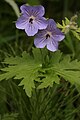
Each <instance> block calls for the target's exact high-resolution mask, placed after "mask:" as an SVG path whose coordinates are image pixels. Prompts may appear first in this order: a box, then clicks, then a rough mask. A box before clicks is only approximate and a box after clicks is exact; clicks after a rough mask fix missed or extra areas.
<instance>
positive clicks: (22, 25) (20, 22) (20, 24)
mask: <svg viewBox="0 0 80 120" xmlns="http://www.w3.org/2000/svg"><path fill="white" fill-rule="evenodd" d="M27 21H28V17H27V15H25V14H23V15H21V16H20V17H19V18H18V20H17V21H16V27H17V28H18V29H25V27H26V25H27Z"/></svg>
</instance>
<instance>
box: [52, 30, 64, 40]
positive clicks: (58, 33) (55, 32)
mask: <svg viewBox="0 0 80 120" xmlns="http://www.w3.org/2000/svg"><path fill="white" fill-rule="evenodd" d="M52 36H53V39H54V40H56V41H62V40H63V39H64V38H65V36H64V34H63V33H62V32H61V31H60V30H59V29H58V28H56V29H54V30H53V32H52Z"/></svg>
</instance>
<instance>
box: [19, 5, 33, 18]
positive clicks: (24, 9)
mask: <svg viewBox="0 0 80 120" xmlns="http://www.w3.org/2000/svg"><path fill="white" fill-rule="evenodd" d="M20 10H21V12H22V13H23V14H25V13H26V14H27V16H29V17H30V13H31V10H32V6H28V5H22V6H21V7H20Z"/></svg>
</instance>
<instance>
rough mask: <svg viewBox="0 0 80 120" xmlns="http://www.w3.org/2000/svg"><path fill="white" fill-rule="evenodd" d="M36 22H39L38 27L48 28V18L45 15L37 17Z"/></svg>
mask: <svg viewBox="0 0 80 120" xmlns="http://www.w3.org/2000/svg"><path fill="white" fill-rule="evenodd" d="M36 22H37V24H38V27H39V28H38V29H40V30H41V29H46V28H47V25H48V24H47V20H46V19H45V18H44V17H41V18H36Z"/></svg>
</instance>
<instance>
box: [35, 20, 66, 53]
mask: <svg viewBox="0 0 80 120" xmlns="http://www.w3.org/2000/svg"><path fill="white" fill-rule="evenodd" d="M47 22H48V26H47V28H46V29H45V30H41V31H39V32H38V33H37V34H36V36H35V39H34V44H35V46H36V47H37V48H44V47H45V46H46V47H47V49H48V50H50V51H53V52H54V51H56V50H58V42H59V41H62V40H63V39H64V37H65V36H64V34H63V33H62V32H61V31H60V30H59V29H58V28H57V27H56V23H55V21H54V20H53V19H49V20H48V21H47Z"/></svg>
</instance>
